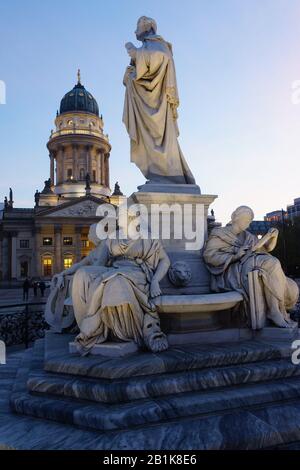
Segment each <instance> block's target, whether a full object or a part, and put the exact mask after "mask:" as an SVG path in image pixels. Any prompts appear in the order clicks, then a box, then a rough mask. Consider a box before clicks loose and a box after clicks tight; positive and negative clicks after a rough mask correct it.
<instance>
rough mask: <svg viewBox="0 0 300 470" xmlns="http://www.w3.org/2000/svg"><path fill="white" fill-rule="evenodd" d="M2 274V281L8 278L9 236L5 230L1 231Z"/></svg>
mask: <svg viewBox="0 0 300 470" xmlns="http://www.w3.org/2000/svg"><path fill="white" fill-rule="evenodd" d="M2 276H3V280H4V281H8V280H9V238H8V233H7V232H3V238H2Z"/></svg>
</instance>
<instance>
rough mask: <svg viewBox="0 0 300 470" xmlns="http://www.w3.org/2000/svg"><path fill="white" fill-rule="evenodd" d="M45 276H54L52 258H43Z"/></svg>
mask: <svg viewBox="0 0 300 470" xmlns="http://www.w3.org/2000/svg"><path fill="white" fill-rule="evenodd" d="M43 268H44V276H52V258H50V257H48V256H47V257H45V258H43Z"/></svg>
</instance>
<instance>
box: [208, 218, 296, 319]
mask: <svg viewBox="0 0 300 470" xmlns="http://www.w3.org/2000/svg"><path fill="white" fill-rule="evenodd" d="M258 241H259V240H258V238H257V237H256V236H255V235H253V234H251V233H250V232H248V231H244V232H242V233H241V234H239V235H235V234H234V233H232V231H231V225H230V224H229V225H227V226H226V227H222V228H215V229H214V230H213V231H212V233H211V234H210V237H209V239H208V241H207V243H206V246H205V249H204V253H203V256H204V260H205V262H206V265H207V268H208V270H209V271H210V273H211V274H212V276H211V289H212V290H213V291H214V292H225V291H230V290H235V291H238V292H240V293H241V294H242V295H243V297H244V311H245V313H247V315H249V308H250V307H249V285H248V273H249V272H250V271H253V270H254V269H257V270H259V274H260V279H261V280H262V283H263V289H264V291H265V293H266V291H267V293H268V294H271V295H272V296H273V297H274V299H277V301H278V309H279V310H280V311H281V313H282V315H283V316H284V317H285V316H286V309H289V308H292V307H293V306H294V305H295V303H296V301H297V297H298V288H297V286H296V284H295V282H294V281H293V280H292V279H289V278H287V277H286V276H285V274H284V272H283V270H282V267H281V264H280V261H279V260H278V259H277V258H275V257H274V256H272V255H270V254H269V253H268V252H267V251H266V250H265V251H260V252H252V251H251V249H252V248H253V247H254V246H255V245H256V243H257V242H258ZM240 248H246V249H247V250H250V251H249V252H248V253H246V254H245V255H244V256H243V257H242V258H241V259H240V260H238V261H234V260H233V256H234V255H235V254H236V253H237V252H238V251H239V249H240Z"/></svg>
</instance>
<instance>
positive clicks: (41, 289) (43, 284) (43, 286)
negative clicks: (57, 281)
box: [40, 281, 46, 297]
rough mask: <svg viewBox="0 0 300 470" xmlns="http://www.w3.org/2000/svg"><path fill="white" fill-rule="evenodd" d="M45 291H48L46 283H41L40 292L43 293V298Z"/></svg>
mask: <svg viewBox="0 0 300 470" xmlns="http://www.w3.org/2000/svg"><path fill="white" fill-rule="evenodd" d="M45 290H46V284H45V283H44V281H41V282H40V291H41V296H42V297H44V293H45Z"/></svg>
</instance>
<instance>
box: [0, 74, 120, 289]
mask: <svg viewBox="0 0 300 470" xmlns="http://www.w3.org/2000/svg"><path fill="white" fill-rule="evenodd" d="M103 127H104V124H103V118H102V116H101V115H99V107H98V104H97V101H96V100H95V98H94V97H93V96H92V95H91V93H90V92H89V91H87V90H86V89H85V87H84V86H83V85H82V84H81V79H80V73H78V82H77V84H76V85H75V86H74V88H73V89H72V90H71V91H69V92H68V93H66V94H65V96H64V97H63V99H62V100H61V103H60V109H59V111H58V112H57V115H56V119H55V130H53V131H51V135H50V138H49V141H48V143H47V148H48V150H49V167H50V168H49V179H48V180H46V181H45V187H44V189H43V190H42V191H41V192H39V191H36V194H35V197H34V199H35V206H34V208H30V209H27V208H16V207H14V202H13V192H12V190H11V189H10V193H9V198H7V197H6V198H5V200H4V208H3V211H2V218H1V219H0V236H1V245H0V280H1V282H2V283H3V284H6V283H11V282H13V281H21V280H23V279H25V278H26V277H29V278H33V279H35V278H36V279H50V278H51V277H52V276H53V274H55V273H58V272H61V271H62V270H63V269H67V268H68V267H70V266H71V265H72V264H73V263H76V262H78V261H80V260H81V259H82V258H83V257H84V256H86V255H87V254H88V253H89V251H90V250H91V248H92V246H91V242H89V240H88V230H89V226H90V225H91V224H92V223H94V222H96V221H98V220H99V218H97V216H96V210H97V208H98V207H99V205H100V204H103V203H108V202H110V203H112V204H115V203H117V202H118V200H119V196H120V195H121V193H120V192H118V191H117V192H115V193H114V194H112V195H111V190H110V177H109V157H110V151H111V146H110V143H109V139H108V136H107V135H106V134H104V131H103ZM0 214H1V213H0Z"/></svg>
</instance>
